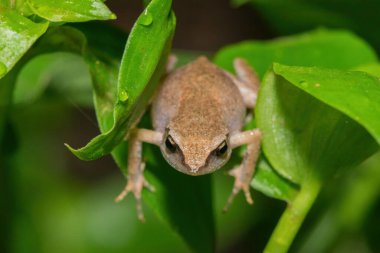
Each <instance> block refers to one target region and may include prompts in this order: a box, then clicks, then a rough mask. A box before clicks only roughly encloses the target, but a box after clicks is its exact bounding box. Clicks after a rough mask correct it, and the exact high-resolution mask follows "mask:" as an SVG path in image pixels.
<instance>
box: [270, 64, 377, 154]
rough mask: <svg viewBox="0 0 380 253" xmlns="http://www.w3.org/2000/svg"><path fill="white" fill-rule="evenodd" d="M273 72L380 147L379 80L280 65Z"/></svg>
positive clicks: (346, 72) (363, 75)
mask: <svg viewBox="0 0 380 253" xmlns="http://www.w3.org/2000/svg"><path fill="white" fill-rule="evenodd" d="M274 71H275V72H276V74H278V75H281V76H282V77H284V78H285V79H286V80H288V81H289V82H290V83H292V84H293V85H295V86H297V87H298V88H300V89H302V90H304V91H306V92H307V93H309V94H311V95H312V96H313V97H316V98H317V99H319V100H321V101H323V102H324V103H326V104H328V105H330V106H332V107H333V108H335V109H337V110H339V111H341V112H343V113H344V114H346V115H348V116H349V117H351V118H352V119H353V120H355V121H356V122H357V123H359V124H361V125H362V126H364V127H365V128H366V129H367V130H368V132H370V133H371V134H372V135H373V136H374V137H375V138H376V140H377V142H378V143H380V121H379V115H380V101H379V98H380V80H379V78H378V77H374V76H371V75H369V74H366V73H363V72H357V71H339V70H329V69H320V68H305V67H289V66H283V65H279V64H275V65H274ZM356 148H358V147H356ZM348 160H350V159H348Z"/></svg>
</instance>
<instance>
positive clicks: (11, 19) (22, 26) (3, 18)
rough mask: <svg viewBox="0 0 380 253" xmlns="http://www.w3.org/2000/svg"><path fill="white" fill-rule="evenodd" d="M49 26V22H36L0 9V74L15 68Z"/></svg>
mask: <svg viewBox="0 0 380 253" xmlns="http://www.w3.org/2000/svg"><path fill="white" fill-rule="evenodd" d="M47 28H48V23H47V22H44V23H34V22H32V21H30V20H29V19H27V18H25V17H23V16H21V15H20V14H18V13H17V12H15V11H3V10H1V9H0V34H1V37H0V63H1V64H0V73H2V74H0V76H2V75H4V73H5V71H4V70H6V72H9V71H10V70H11V69H12V68H13V66H14V65H15V64H16V62H17V61H18V60H20V58H21V57H22V56H23V55H24V54H25V53H26V52H27V51H28V50H29V48H30V47H31V46H32V45H33V44H34V42H35V41H36V40H37V39H38V38H39V37H40V36H41V35H42V34H44V33H45V31H46V29H47Z"/></svg>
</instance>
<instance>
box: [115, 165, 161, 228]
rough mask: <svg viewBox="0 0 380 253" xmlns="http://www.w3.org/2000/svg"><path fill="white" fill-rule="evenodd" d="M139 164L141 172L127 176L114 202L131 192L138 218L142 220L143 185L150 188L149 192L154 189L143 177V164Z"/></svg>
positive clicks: (143, 219)
mask: <svg viewBox="0 0 380 253" xmlns="http://www.w3.org/2000/svg"><path fill="white" fill-rule="evenodd" d="M141 166H142V169H141V173H138V175H135V176H132V177H129V176H128V182H127V185H126V186H125V188H124V190H123V191H122V192H121V193H120V194H119V195H118V196H117V197H116V198H115V202H116V203H118V202H120V201H122V200H123V199H124V198H125V196H127V194H128V193H129V192H132V193H133V195H134V197H135V199H136V210H137V216H138V219H139V220H140V221H142V222H144V221H145V218H144V213H143V210H142V203H141V192H142V190H143V188H144V187H145V188H147V189H148V190H150V191H151V192H154V191H155V189H154V187H153V186H152V185H151V184H149V183H148V181H146V179H145V178H144V175H143V171H144V167H145V164H144V163H143V164H142V165H141Z"/></svg>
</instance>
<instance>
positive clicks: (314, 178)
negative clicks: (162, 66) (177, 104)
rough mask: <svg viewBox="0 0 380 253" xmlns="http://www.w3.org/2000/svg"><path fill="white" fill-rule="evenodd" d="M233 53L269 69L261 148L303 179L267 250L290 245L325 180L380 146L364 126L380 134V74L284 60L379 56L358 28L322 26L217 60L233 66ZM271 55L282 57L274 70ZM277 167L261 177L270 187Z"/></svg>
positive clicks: (367, 60) (260, 119) (342, 61)
mask: <svg viewBox="0 0 380 253" xmlns="http://www.w3.org/2000/svg"><path fill="white" fill-rule="evenodd" d="M348 52H351V53H350V54H348ZM352 54H355V55H357V56H358V57H354V58H352V57H351V56H352ZM235 57H243V58H245V59H246V60H247V61H248V62H249V63H251V64H252V65H253V66H254V67H255V69H257V71H258V73H259V75H261V76H262V75H263V73H264V72H265V71H267V70H269V72H267V74H266V75H265V77H264V80H263V82H262V85H261V88H260V92H259V96H258V101H257V108H256V116H257V126H258V127H259V128H260V129H261V131H262V132H263V136H264V138H263V151H264V153H265V156H266V157H267V158H268V160H269V162H270V164H271V165H272V166H273V168H274V169H275V171H277V172H278V173H279V174H280V175H282V176H283V177H285V178H287V179H288V180H290V181H292V182H293V183H296V184H297V185H299V186H300V190H299V192H298V193H296V194H295V196H294V197H292V198H291V199H290V200H289V199H288V202H289V201H290V205H289V207H288V208H287V209H286V211H285V212H284V214H283V216H282V218H281V220H280V222H279V223H278V226H277V228H276V229H275V231H274V233H273V235H272V237H271V240H270V241H269V243H268V246H267V248H266V250H265V252H286V251H287V249H288V248H289V247H290V243H291V242H292V240H293V238H294V236H295V234H296V233H297V231H298V229H299V227H300V225H301V224H302V222H303V219H304V218H305V216H306V214H307V212H308V210H309V209H310V208H311V206H312V204H313V202H314V200H315V198H316V197H317V195H318V193H319V191H320V188H321V186H322V184H323V183H324V182H326V181H327V180H328V179H329V178H330V177H331V176H333V175H334V174H335V173H336V172H338V171H341V170H342V169H346V168H349V167H354V166H355V165H357V164H359V163H360V162H362V161H363V160H364V159H366V158H367V157H368V156H370V155H371V154H373V153H374V152H375V151H377V150H378V144H377V143H376V142H375V141H374V139H373V137H372V136H371V135H370V134H369V133H368V132H367V131H366V129H367V130H369V131H370V133H372V134H373V136H374V137H376V138H377V136H376V132H374V131H373V130H372V128H376V129H377V127H378V124H377V122H376V120H374V119H375V118H376V115H378V109H377V108H378V103H377V102H376V99H374V97H377V96H378V94H379V93H378V91H379V86H378V85H379V81H378V78H376V77H372V76H370V75H369V74H365V73H361V72H349V71H338V70H329V69H323V68H322V69H320V68H317V67H309V68H305V67H291V66H285V65H282V64H287V65H296V66H297V65H298V66H318V67H324V68H335V69H350V68H355V67H358V66H359V65H367V66H368V65H371V66H373V65H374V64H376V61H377V57H376V55H375V54H374V53H373V50H371V48H369V47H368V46H367V45H366V44H365V43H363V42H362V41H361V40H360V39H358V38H357V37H355V36H353V35H352V34H349V33H347V32H341V31H338V32H329V31H324V30H319V31H316V32H311V33H308V34H305V35H300V36H294V37H293V38H284V39H279V40H277V41H275V42H269V43H262V42H243V43H240V44H237V45H233V46H229V47H227V48H225V49H223V50H222V51H221V52H219V53H218V54H217V55H216V57H215V61H216V63H218V64H219V65H221V66H223V67H226V68H227V69H231V62H232V60H233V59H234V58H235ZM273 62H280V63H281V64H275V65H274V66H273V70H270V67H271V65H272V63H273ZM359 83H360V84H359ZM354 87H355V88H354ZM303 90H304V91H307V92H308V93H309V94H310V95H311V96H310V95H309V94H307V93H305V92H304V91H303ZM370 93H371V95H369V94H370ZM372 94H373V97H372ZM314 97H315V98H314ZM371 98H372V99H371ZM369 101H371V102H369ZM369 103H370V104H372V103H374V104H373V105H372V106H371V107H370V106H368V105H369ZM359 115H360V116H359ZM350 117H352V118H350ZM369 125H370V126H371V127H372V128H371V130H370V128H369ZM363 126H364V127H366V129H365V128H363ZM259 171H260V167H259ZM258 173H259V172H258ZM274 173H275V172H274V171H272V172H271V173H270V174H268V176H267V180H266V181H265V180H263V182H264V183H266V184H267V185H268V187H267V188H268V189H272V187H271V186H270V183H269V182H270V177H269V175H273V174H274ZM282 181H284V179H282ZM275 184H277V185H279V184H278V183H275ZM264 189H265V188H264ZM284 192H286V191H284Z"/></svg>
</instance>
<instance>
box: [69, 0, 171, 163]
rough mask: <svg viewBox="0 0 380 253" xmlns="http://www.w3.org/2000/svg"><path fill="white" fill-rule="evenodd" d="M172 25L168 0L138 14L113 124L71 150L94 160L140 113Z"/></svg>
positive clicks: (153, 85)
mask: <svg viewBox="0 0 380 253" xmlns="http://www.w3.org/2000/svg"><path fill="white" fill-rule="evenodd" d="M174 29H175V16H174V13H173V12H172V11H171V1H158V0H156V1H152V2H151V3H150V4H149V5H148V7H147V9H146V10H145V11H144V13H143V14H142V15H140V17H139V18H138V20H137V22H136V24H135V25H134V27H133V29H132V31H131V34H130V37H129V39H128V41H127V45H126V48H125V52H124V55H123V59H122V62H121V66H120V71H119V78H118V89H117V99H118V100H117V102H116V105H115V107H114V112H113V117H114V121H113V125H112V128H110V129H108V130H107V132H105V133H103V134H101V135H99V136H97V137H95V138H94V139H93V140H91V141H90V142H89V143H88V144H87V145H86V146H85V147H83V148H81V149H77V150H75V149H72V148H70V147H69V148H70V150H71V151H72V152H73V153H74V154H75V155H76V156H77V157H79V158H80V159H83V160H93V159H97V158H99V157H101V156H103V155H106V154H108V153H110V152H111V151H112V150H113V149H114V148H115V147H116V146H117V145H119V144H120V143H121V142H122V141H123V139H124V137H125V136H126V134H127V131H128V130H129V128H130V127H132V126H133V124H134V123H135V122H136V121H137V120H138V119H139V118H140V117H141V115H142V113H143V112H144V110H145V108H146V106H147V104H148V103H149V100H150V98H151V96H152V94H153V92H154V91H155V90H156V87H157V84H158V81H159V78H160V77H161V75H162V74H163V73H164V71H165V64H166V59H167V56H168V54H169V50H170V47H171V41H172V37H173V33H174Z"/></svg>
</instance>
